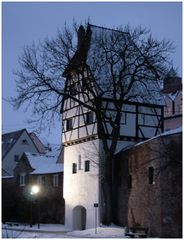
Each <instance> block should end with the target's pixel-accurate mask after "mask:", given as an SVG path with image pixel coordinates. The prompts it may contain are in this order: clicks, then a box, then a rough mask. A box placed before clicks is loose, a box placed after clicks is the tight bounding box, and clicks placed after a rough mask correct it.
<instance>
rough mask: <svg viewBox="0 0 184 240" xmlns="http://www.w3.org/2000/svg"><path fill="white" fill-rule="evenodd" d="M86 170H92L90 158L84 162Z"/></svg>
mask: <svg viewBox="0 0 184 240" xmlns="http://www.w3.org/2000/svg"><path fill="white" fill-rule="evenodd" d="M84 171H85V172H90V161H89V160H86V161H85V162H84Z"/></svg>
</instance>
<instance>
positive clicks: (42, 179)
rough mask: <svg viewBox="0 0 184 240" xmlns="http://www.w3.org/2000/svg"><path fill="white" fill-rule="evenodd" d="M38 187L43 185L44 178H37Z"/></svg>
mask: <svg viewBox="0 0 184 240" xmlns="http://www.w3.org/2000/svg"><path fill="white" fill-rule="evenodd" d="M37 183H38V185H45V176H37Z"/></svg>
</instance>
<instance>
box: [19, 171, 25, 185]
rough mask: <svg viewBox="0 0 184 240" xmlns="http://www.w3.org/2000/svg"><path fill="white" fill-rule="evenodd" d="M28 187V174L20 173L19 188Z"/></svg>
mask: <svg viewBox="0 0 184 240" xmlns="http://www.w3.org/2000/svg"><path fill="white" fill-rule="evenodd" d="M25 185H26V173H20V175H19V186H21V187H23V186H25Z"/></svg>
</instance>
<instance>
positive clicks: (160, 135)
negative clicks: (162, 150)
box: [134, 127, 182, 147]
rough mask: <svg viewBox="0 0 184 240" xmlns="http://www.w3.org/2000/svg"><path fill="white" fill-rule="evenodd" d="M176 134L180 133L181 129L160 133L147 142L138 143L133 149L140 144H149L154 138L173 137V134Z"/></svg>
mask: <svg viewBox="0 0 184 240" xmlns="http://www.w3.org/2000/svg"><path fill="white" fill-rule="evenodd" d="M177 133H182V127H179V128H175V129H172V130H170V131H166V132H164V133H161V134H159V135H157V136H154V137H152V138H150V139H148V140H145V141H143V142H139V143H137V144H135V145H134V147H136V146H140V145H141V144H144V143H147V142H149V141H151V140H153V139H156V138H159V137H162V136H168V135H174V134H177Z"/></svg>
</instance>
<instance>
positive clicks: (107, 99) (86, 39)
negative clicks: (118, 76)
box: [62, 25, 163, 230]
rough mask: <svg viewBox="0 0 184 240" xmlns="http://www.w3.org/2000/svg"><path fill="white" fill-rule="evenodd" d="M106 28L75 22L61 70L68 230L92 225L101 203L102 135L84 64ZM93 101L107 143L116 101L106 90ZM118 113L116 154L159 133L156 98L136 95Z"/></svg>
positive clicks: (89, 76) (89, 72) (158, 114)
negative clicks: (74, 38) (72, 45)
mask: <svg viewBox="0 0 184 240" xmlns="http://www.w3.org/2000/svg"><path fill="white" fill-rule="evenodd" d="M110 31H111V32H112V31H113V30H109V29H105V28H100V27H96V26H93V25H89V26H88V29H87V31H85V29H84V28H83V27H82V26H81V27H80V28H79V32H78V48H77V51H76V53H75V55H74V57H73V59H72V60H71V63H70V64H69V66H68V67H67V69H66V71H65V72H64V76H65V77H66V86H65V92H66V93H67V94H66V97H65V98H64V101H63V105H62V118H63V121H62V124H63V131H62V144H63V146H64V199H65V224H66V226H68V227H69V228H72V229H81V230H82V229H86V228H93V227H95V219H94V216H95V211H96V207H97V206H98V210H99V211H100V210H101V204H103V203H101V200H100V195H99V191H100V187H99V179H100V178H101V176H100V174H99V168H100V167H103V166H101V165H102V164H101V163H102V162H103V161H102V159H103V150H102V149H103V147H102V140H101V139H102V136H100V135H99V123H98V121H97V118H98V116H97V115H98V111H97V110H96V109H95V111H93V100H94V99H93V91H94V95H95V96H96V95H97V96H98V89H97V88H96V85H95V83H94V82H92V81H91V71H90V70H91V69H90V64H89V63H90V61H91V59H90V53H91V52H93V51H94V48H95V46H94V43H95V39H94V36H96V35H98V34H99V33H100V32H106V33H107V35H106V37H107V36H108V34H109V32H110ZM96 50H97V51H98V49H96ZM96 57H98V56H96ZM94 58H95V55H94V54H93V57H92V59H93V60H95V59H94ZM84 62H85V64H84ZM93 67H94V66H93ZM99 74H101V76H102V75H103V76H105V74H107V71H106V72H101V71H99ZM103 84H105V82H104V83H103ZM86 85H88V88H89V85H90V88H91V89H92V91H91V92H90V91H89V90H88V88H87V87H86ZM109 88H110V86H109ZM91 89H90V90H91ZM149 97H150V96H149ZM96 99H98V98H96ZM117 101H119V100H117ZM99 104H100V109H101V111H102V112H104V116H106V117H104V121H103V122H102V124H103V127H104V132H103V137H105V138H107V139H109V142H110V141H111V139H112V131H113V128H114V127H115V126H113V125H112V121H113V118H114V117H115V116H116V111H117V106H116V101H114V98H113V97H112V96H110V95H108V93H107V91H106V94H104V95H103V97H101V102H100V103H99ZM119 112H120V116H121V120H120V131H119V134H118V144H117V146H116V152H118V151H120V150H122V149H123V148H125V147H127V146H129V145H132V144H135V143H136V142H138V141H142V140H145V139H148V138H150V137H153V136H155V135H157V134H159V133H160V132H162V129H163V125H162V116H163V108H162V105H161V104H160V103H159V102H155V101H153V102H151V101H149V100H148V99H146V100H145V99H143V100H142V101H140V100H139V99H138V98H134V99H131V101H128V100H124V102H123V105H122V107H121V109H119ZM98 224H100V221H99V220H98Z"/></svg>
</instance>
